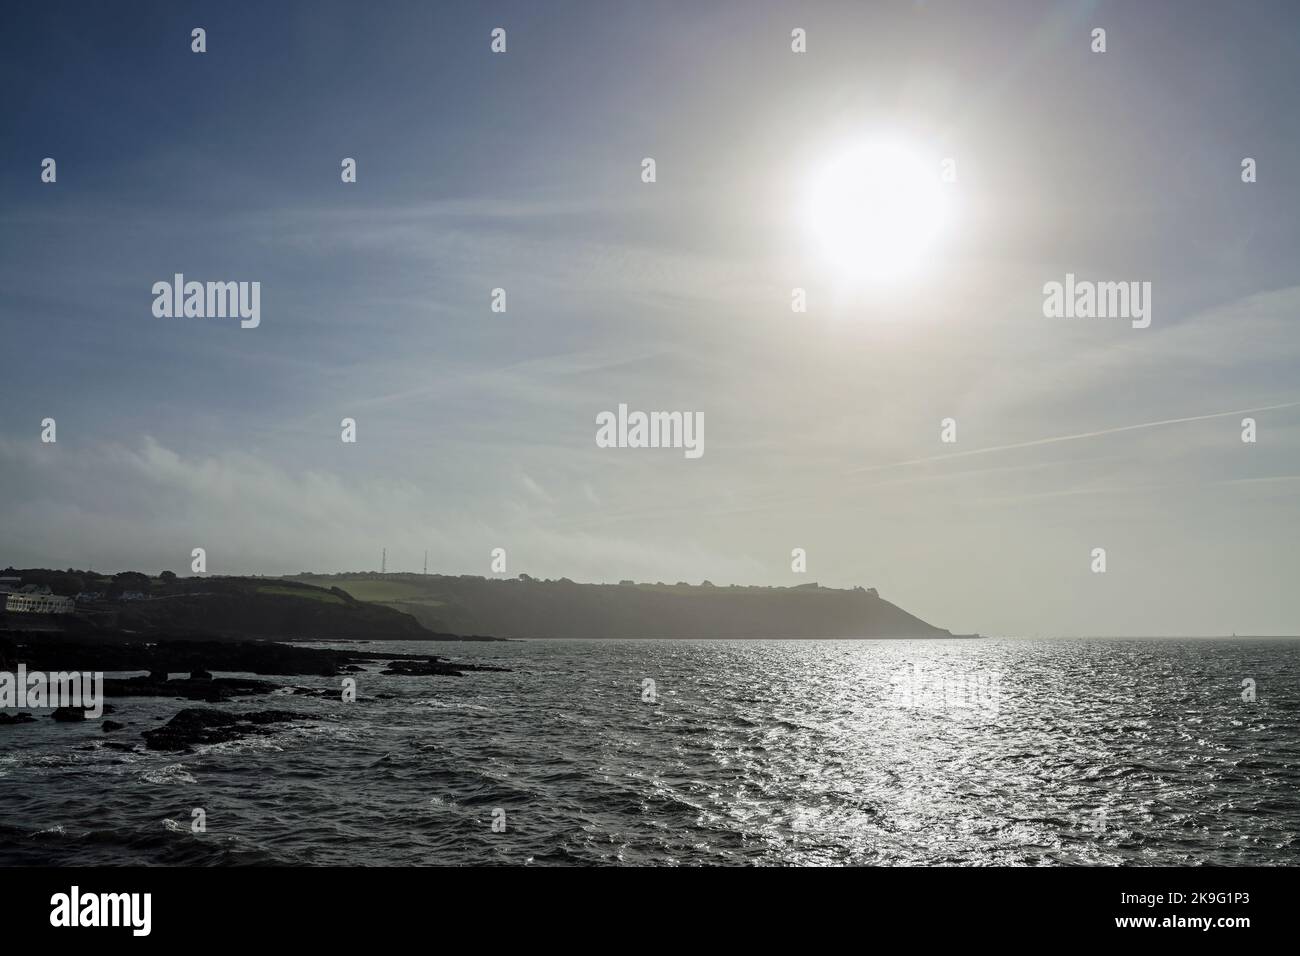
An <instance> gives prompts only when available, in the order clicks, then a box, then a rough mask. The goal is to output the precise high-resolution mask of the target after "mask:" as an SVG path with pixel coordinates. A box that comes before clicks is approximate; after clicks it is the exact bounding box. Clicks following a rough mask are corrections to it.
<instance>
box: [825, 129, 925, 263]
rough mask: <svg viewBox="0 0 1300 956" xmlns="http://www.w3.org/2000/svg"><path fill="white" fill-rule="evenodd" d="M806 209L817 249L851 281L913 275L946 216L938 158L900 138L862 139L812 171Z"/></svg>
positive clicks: (923, 259)
mask: <svg viewBox="0 0 1300 956" xmlns="http://www.w3.org/2000/svg"><path fill="white" fill-rule="evenodd" d="M804 209H805V214H806V217H807V223H806V224H807V227H808V229H809V232H810V233H811V236H812V239H813V241H814V243H815V244H816V246H817V247H818V250H819V253H820V255H821V256H822V258H823V259H824V260H825V261H826V262H827V264H828V265H829V266H830V267H831V268H832V269H833V270H834V271H835V272H836V273H837V274H838V275H839V276H840V277H841V278H842V279H844V280H847V281H850V282H854V281H859V280H862V281H868V282H881V281H889V280H896V279H901V278H905V277H907V276H909V275H912V274H913V273H915V272H916V271H917V269H918V268H919V267H921V266H922V265H924V263H925V260H926V257H927V254H928V253H929V252H930V251H931V249H932V247H933V245H934V241H935V239H936V238H937V237H938V235H939V234H940V232H941V231H942V230H943V228H944V226H945V224H946V222H947V219H948V209H947V202H946V194H945V191H944V186H943V183H942V182H941V178H940V168H939V164H938V163H937V162H932V161H928V160H926V158H925V157H924V156H921V155H919V154H917V153H916V152H913V151H912V150H910V149H909V148H908V147H906V146H904V145H902V144H900V143H883V142H882V143H868V144H864V145H861V146H858V147H856V148H854V149H851V150H849V151H847V152H845V153H843V154H841V155H840V156H838V157H836V158H835V159H834V160H832V161H831V162H829V163H827V164H826V165H824V166H822V167H821V168H819V169H818V170H816V171H815V173H814V175H813V176H812V179H811V181H810V183H809V188H808V194H807V198H806V203H805V207H804Z"/></svg>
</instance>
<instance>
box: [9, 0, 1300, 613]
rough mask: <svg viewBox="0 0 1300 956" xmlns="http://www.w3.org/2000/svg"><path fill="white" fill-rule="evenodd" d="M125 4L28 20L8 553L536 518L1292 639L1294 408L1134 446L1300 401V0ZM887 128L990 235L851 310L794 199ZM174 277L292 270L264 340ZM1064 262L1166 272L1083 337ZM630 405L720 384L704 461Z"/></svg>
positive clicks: (1037, 605)
mask: <svg viewBox="0 0 1300 956" xmlns="http://www.w3.org/2000/svg"><path fill="white" fill-rule="evenodd" d="M130 9H131V12H130V13H129V14H127V13H124V12H122V11H117V12H114V11H110V10H108V9H104V8H102V7H101V6H96V5H91V4H73V3H65V4H57V3H56V4H49V5H44V6H43V7H42V8H40V9H37V8H35V7H31V6H27V7H23V8H21V9H17V10H15V11H14V12H13V13H12V14H11V15H10V18H9V19H10V24H9V25H8V26H7V28H6V30H5V32H4V35H3V37H0V78H2V79H3V81H4V88H5V90H6V96H5V102H4V107H3V109H0V142H3V143H4V148H3V150H0V278H2V280H3V281H2V282H0V334H2V336H3V338H2V340H3V343H4V344H3V348H0V400H2V401H3V407H4V409H5V414H4V415H3V416H0V562H3V563H12V564H15V565H18V566H29V565H53V566H59V567H67V566H75V567H85V566H87V565H93V566H94V567H96V568H105V569H109V568H128V567H129V568H142V569H146V570H152V571H157V570H161V569H162V568H173V569H175V570H177V571H180V572H185V571H187V570H188V555H189V553H190V549H191V548H193V547H198V546H202V547H205V548H206V549H207V551H208V555H209V569H210V570H211V571H213V572H214V573H253V572H256V573H289V572H295V571H299V570H322V571H333V570H351V569H358V568H367V567H376V566H377V565H378V561H379V553H380V549H381V548H383V547H387V548H388V553H389V567H390V568H392V569H398V570H418V569H419V566H420V564H421V562H422V559H423V552H424V550H425V549H426V548H427V549H428V550H429V554H430V557H429V563H430V568H431V570H438V571H444V572H449V573H461V572H464V573H488V562H489V554H490V552H491V550H492V549H493V548H495V547H504V548H505V549H506V550H507V553H508V556H509V557H508V567H509V572H510V573H512V574H514V573H519V572H527V573H530V574H533V575H536V576H541V577H559V576H561V575H565V576H569V577H572V578H574V579H577V580H619V579H622V578H635V579H638V580H668V581H675V580H689V581H699V580H701V579H704V578H708V579H709V580H712V581H714V582H715V583H732V582H735V583H756V584H797V583H804V582H806V581H808V580H817V581H820V582H821V583H823V584H829V585H835V586H850V585H854V584H863V585H867V586H876V587H879V588H880V590H881V593H882V595H883V596H885V597H887V598H890V599H892V600H894V601H896V602H897V603H899V604H901V605H902V606H903V607H906V608H907V609H909V610H911V611H913V612H915V613H917V614H919V615H921V616H922V617H925V618H926V619H927V620H931V621H933V622H934V623H937V624H939V625H941V626H947V627H951V628H953V629H954V630H976V629H978V630H981V631H984V632H986V633H1010V634H1034V633H1041V634H1095V633H1112V634H1159V633H1196V634H1200V633H1227V632H1229V631H1237V632H1239V633H1247V632H1255V633H1294V632H1295V631H1296V630H1297V622H1298V621H1300V595H1297V593H1296V589H1295V588H1294V586H1293V582H1294V580H1295V578H1296V575H1297V572H1300V567H1298V566H1297V550H1298V549H1297V548H1296V546H1295V535H1296V530H1297V526H1298V522H1297V519H1298V518H1300V508H1298V507H1297V504H1298V502H1297V493H1298V492H1300V407H1291V408H1283V409H1274V410H1272V411H1267V412H1260V413H1257V414H1256V415H1255V417H1256V418H1257V420H1258V423H1259V441H1258V442H1257V443H1255V444H1253V445H1247V444H1243V443H1242V442H1241V441H1240V439H1239V435H1240V418H1241V417H1242V416H1240V415H1235V416H1228V415H1224V416H1221V417H1218V418H1202V419H1200V420H1197V421H1191V422H1183V423H1178V424H1170V425H1162V426H1154V427H1151V428H1143V429H1133V430H1128V431H1120V432H1116V431H1112V430H1113V429H1117V428H1123V427H1126V426H1131V425H1135V424H1143V423H1149V422H1159V421H1164V420H1169V419H1182V418H1199V417H1200V416H1206V415H1216V414H1218V413H1223V412H1235V411H1237V410H1240V409H1253V408H1262V407H1264V406H1270V405H1278V404H1285V403H1288V402H1295V401H1300V385H1297V376H1296V374H1295V373H1296V368H1297V359H1300V333H1297V331H1296V326H1295V323H1296V321H1298V319H1297V315H1298V314H1300V311H1298V309H1300V281H1298V279H1297V271H1298V270H1297V265H1296V263H1297V262H1298V261H1300V255H1298V253H1300V235H1298V234H1297V233H1298V231H1300V215H1297V213H1298V212H1300V191H1297V187H1296V180H1295V174H1294V169H1295V167H1296V156H1297V149H1298V147H1300V111H1298V110H1297V109H1296V108H1295V105H1296V104H1295V92H1294V91H1295V90H1296V89H1298V88H1300V75H1298V74H1300V29H1297V27H1300V13H1297V11H1296V10H1295V8H1294V6H1293V5H1288V4H1285V3H1277V4H1268V3H1259V4H1252V5H1251V6H1250V7H1248V8H1239V7H1234V6H1231V5H1227V4H1212V3H1179V4H1177V5H1176V9H1175V5H1173V4H1167V5H1166V4H1159V3H1148V4H1132V3H1123V4H1119V3H1116V4H1108V3H1093V4H1089V3H1058V4H1041V3H1022V4H978V5H977V4H969V3H936V2H930V3H882V4H861V3H798V4H796V3H758V2H745V3H740V2H735V3H712V4H688V3H662V4H636V5H633V4H600V5H596V4H580V3H524V4H508V3H501V4H494V3H449V4H423V3H381V4H376V5H348V4H334V3H312V4H280V5H276V6H275V7H274V10H273V11H270V12H268V9H267V8H266V6H265V5H260V4H192V5H186V6H185V7H178V6H176V5H173V4H162V3H157V4H138V5H133V6H132V7H131V8H130ZM195 26H202V27H204V28H205V29H206V31H207V42H208V52H206V53H204V54H201V55H200V54H194V53H192V52H191V51H190V30H191V29H192V28H193V27H195ZM497 26H500V27H503V28H505V29H506V30H507V36H508V52H507V53H506V54H504V55H494V54H492V53H491V52H490V50H489V32H490V31H491V30H492V29H493V28H494V27H497ZM794 27H802V28H804V29H806V30H807V34H808V52H807V53H806V54H798V55H796V54H793V53H791V51H790V30H791V29H792V28H794ZM1094 27H1103V28H1105V29H1106V30H1107V43H1108V49H1107V52H1106V53H1104V54H1095V53H1093V52H1091V50H1090V49H1089V42H1090V41H1089V36H1090V32H1091V30H1092V29H1093V28H1094ZM878 134H883V135H888V136H890V137H895V138H900V139H902V140H905V141H907V142H909V143H911V144H914V145H915V146H917V147H918V148H920V149H921V150H923V151H925V152H926V153H927V154H933V155H937V156H950V157H955V158H956V161H957V168H958V170H959V174H958V181H957V183H956V184H954V194H955V197H956V202H957V203H958V205H959V209H960V215H959V217H958V220H957V222H956V223H955V224H954V226H953V228H952V230H951V234H950V235H948V236H947V237H946V238H945V241H944V242H943V243H942V244H941V246H940V247H938V248H936V249H935V250H933V254H932V256H931V258H930V261H928V262H927V268H926V270H925V273H924V275H922V276H920V277H918V278H916V279H914V280H912V281H910V282H909V283H907V284H905V285H902V286H899V287H896V288H893V289H892V290H890V291H889V293H888V294H880V295H877V294H875V293H874V292H868V293H862V292H861V291H860V290H858V291H855V292H853V293H852V294H843V293H842V290H841V289H839V288H838V286H837V280H836V279H835V278H834V277H832V276H830V275H828V274H827V273H826V272H825V270H824V269H823V268H822V267H823V265H824V263H820V262H818V261H817V257H816V254H815V253H814V252H813V251H811V250H810V249H809V243H808V242H807V239H806V236H805V235H803V233H802V231H801V229H800V226H799V209H798V206H799V196H800V184H801V183H802V182H804V181H805V180H806V178H807V176H808V171H809V170H810V169H813V168H815V167H816V166H817V165H818V164H819V163H820V162H822V161H823V160H824V159H825V158H826V157H829V156H834V155H835V154H836V152H837V151H839V150H842V149H843V148H844V146H845V144H847V143H851V142H853V141H854V139H855V137H858V136H865V135H872V136H874V135H878ZM46 156H50V157H54V158H55V159H56V160H57V162H58V181H57V183H55V184H44V183H41V182H40V162H41V160H42V159H43V158H44V157H46ZM345 156H350V157H355V158H356V159H357V162H358V173H359V175H358V182H357V183H356V184H347V185H345V184H343V183H341V182H340V178H339V164H340V160H341V159H342V158H343V157H345ZM645 156H652V157H654V158H655V159H656V162H657V164H658V181H657V182H655V183H654V184H645V183H642V182H641V181H640V163H641V160H642V158H643V157H645ZM1246 156H1250V157H1253V158H1255V159H1256V160H1257V162H1258V169H1259V181H1258V182H1256V183H1253V184H1244V183H1242V182H1241V180H1240V175H1239V170H1240V162H1241V159H1242V158H1243V157H1246ZM176 272H182V273H184V274H185V275H186V276H187V277H188V278H192V279H200V280H207V279H212V280H257V281H260V282H261V284H262V322H261V326H260V327H259V328H257V329H253V330H241V329H240V328H239V327H238V324H237V323H233V322H229V321H222V320H199V319H179V318H177V319H157V318H154V317H153V315H152V313H151V310H150V307H151V304H152V295H151V293H150V289H151V286H152V284H153V283H154V282H156V281H158V280H169V279H170V278H171V276H172V275H173V274H174V273H176ZM1066 272H1074V273H1076V274H1078V275H1080V276H1087V277H1090V278H1095V279H1098V280H1130V279H1131V280H1144V281H1150V282H1151V283H1152V286H1153V290H1154V291H1153V313H1154V315H1153V322H1152V326H1151V327H1150V328H1149V329H1143V330H1135V329H1132V328H1130V327H1129V325H1128V323H1127V322H1124V321H1115V320H1102V319H1094V320H1083V319H1080V320H1057V319H1048V318H1045V317H1044V316H1043V314H1042V310H1041V305H1042V291H1041V290H1042V286H1043V284H1044V283H1045V282H1048V281H1052V280H1059V279H1061V278H1062V277H1063V276H1064V274H1065V273H1066ZM498 286H500V287H504V288H505V289H506V290H507V294H508V311H507V313H505V314H494V313H492V312H490V311H489V308H488V304H489V295H490V290H491V289H492V288H494V287H498ZM796 286H798V287H804V288H807V290H808V294H809V302H810V309H809V312H808V313H806V314H793V313H792V312H791V310H790V295H791V289H792V288H793V287H796ZM620 402H626V403H628V404H629V405H630V406H631V407H633V408H642V409H647V410H652V409H680V410H697V411H701V412H703V414H704V416H705V419H706V421H707V428H706V440H707V445H706V448H707V450H706V453H705V454H704V456H703V457H702V458H701V459H699V460H694V461H691V460H686V459H684V458H683V456H681V454H680V453H674V452H672V451H667V450H636V449H599V448H597V447H596V445H595V442H594V434H595V416H596V414H597V413H599V412H601V411H603V410H611V409H614V408H616V407H617V405H618V404H619V403H620ZM47 416H48V417H53V418H55V419H56V420H57V422H58V442H57V443H56V444H54V445H48V444H42V443H41V442H40V440H39V439H40V421H41V419H43V418H45V417H47ZM948 416H952V417H955V418H956V419H957V422H958V443H957V444H956V445H955V446H949V445H941V444H940V443H939V422H940V420H941V419H942V418H944V417H948ZM343 417H353V418H355V419H356V420H357V423H358V441H357V443H356V444H355V445H345V444H343V443H341V442H340V440H339V422H340V420H341V419H342V418H343ZM1094 433H1097V434H1094ZM1079 434H1088V435H1091V436H1092V437H1088V438H1079V439H1074V440H1070V441H1064V442H1053V443H1048V444H1041V445H1030V446H1027V447H1018V448H1006V447H1005V446H1009V445H1018V444H1020V443H1024V442H1031V441H1036V440H1038V439H1044V438H1054V437H1062V436H1071V435H1079ZM995 449H1004V450H1001V451H999V450H995ZM977 451H978V452H980V453H979V454H969V453H970V452H977ZM954 453H956V454H955V455H954ZM940 456H953V457H940ZM931 459H933V460H931ZM794 547H803V548H805V549H807V551H808V574H807V575H806V576H804V575H797V574H793V573H792V572H791V570H790V550H791V548H794ZM1094 547H1105V548H1106V549H1107V555H1108V570H1107V573H1106V574H1105V575H1096V574H1093V573H1092V572H1091V571H1090V568H1089V564H1090V552H1091V549H1092V548H1094Z"/></svg>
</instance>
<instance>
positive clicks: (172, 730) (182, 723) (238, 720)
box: [142, 707, 309, 751]
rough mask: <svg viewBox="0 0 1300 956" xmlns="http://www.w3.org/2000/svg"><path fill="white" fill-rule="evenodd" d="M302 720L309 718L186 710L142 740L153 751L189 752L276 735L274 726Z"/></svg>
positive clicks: (273, 713)
mask: <svg viewBox="0 0 1300 956" xmlns="http://www.w3.org/2000/svg"><path fill="white" fill-rule="evenodd" d="M303 719H309V718H308V717H307V715H306V714H298V713H293V712H292V711H286V710H259V711H252V712H249V713H243V714H230V713H226V712H225V711H220V710H206V709H204V708H199V707H187V708H186V709H185V710H182V711H181V712H180V713H178V714H177V715H176V716H175V717H173V718H172V719H171V720H169V721H168V722H167V723H166V724H165V725H164V726H162V727H157V728H155V729H153V730H146V731H145V732H144V733H143V734H142V736H143V737H144V742H145V746H146V747H148V748H149V749H150V750H173V751H188V750H190V749H191V748H192V747H193V746H194V745H195V744H219V743H225V742H226V741H228V740H239V739H242V738H244V737H248V736H251V735H257V734H269V733H272V732H273V728H272V726H271V725H273V724H280V723H287V722H289V721H293V720H303Z"/></svg>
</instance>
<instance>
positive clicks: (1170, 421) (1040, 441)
mask: <svg viewBox="0 0 1300 956" xmlns="http://www.w3.org/2000/svg"><path fill="white" fill-rule="evenodd" d="M1297 405H1300V402H1283V403H1282V404H1280V405H1262V406H1260V407H1259V408H1239V409H1236V410H1235V411H1231V412H1213V413H1212V414H1209V415H1189V416H1188V417H1187V418H1163V419H1161V420H1160V421H1158V422H1141V423H1140V424H1137V425H1120V426H1119V427H1118V428H1103V429H1101V430H1100V431H1095V432H1079V433H1078V434H1076V435H1057V436H1056V437H1054V438H1034V439H1031V440H1030V441H1020V442H1016V443H1014V444H1011V445H994V446H993V447H991V448H976V449H975V450H973V451H954V452H950V453H949V454H947V455H931V456H930V457H929V458H912V459H909V460H907V461H895V462H892V463H890V464H888V465H872V466H870V467H868V468H855V469H854V470H853V471H851V472H849V474H851V475H860V474H863V473H865V472H869V471H883V470H884V469H886V468H903V467H905V466H907V465H921V464H925V463H926V462H931V461H944V460H946V459H949V458H969V457H970V456H971V455H991V454H992V453H993V452H998V451H1011V450H1013V449H1016V448H1033V447H1035V446H1037V445H1054V444H1056V443H1057V442H1063V441H1078V440H1079V439H1081V438H1099V437H1101V436H1102V435H1116V434H1118V433H1120V432H1132V431H1138V430H1139V429H1142V428H1159V427H1160V426H1161V425H1181V424H1182V423H1184V422H1203V421H1206V420H1208V419H1211V418H1227V417H1228V416H1230V415H1247V414H1250V413H1251V412H1271V411H1273V410H1274V409H1278V408H1295V407H1296V406H1297Z"/></svg>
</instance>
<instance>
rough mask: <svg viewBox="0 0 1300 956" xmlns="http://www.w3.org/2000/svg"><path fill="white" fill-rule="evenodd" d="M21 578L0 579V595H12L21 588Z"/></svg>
mask: <svg viewBox="0 0 1300 956" xmlns="http://www.w3.org/2000/svg"><path fill="white" fill-rule="evenodd" d="M22 583H23V579H22V578H14V577H3V578H0V594H13V593H14V592H15V591H17V590H18V589H19V587H21V586H22Z"/></svg>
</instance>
